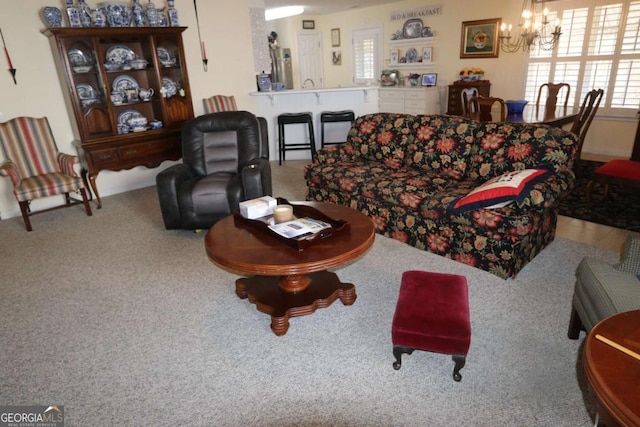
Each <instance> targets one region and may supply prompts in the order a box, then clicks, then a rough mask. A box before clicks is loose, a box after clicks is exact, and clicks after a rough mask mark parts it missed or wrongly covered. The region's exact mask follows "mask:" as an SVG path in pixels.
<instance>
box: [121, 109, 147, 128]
mask: <svg viewBox="0 0 640 427" xmlns="http://www.w3.org/2000/svg"><path fill="white" fill-rule="evenodd" d="M138 116H140V117H143V116H142V113H141V112H140V111H138V110H124V111H123V112H122V113H120V115H119V116H118V124H119V125H128V123H127V122H128V121H129V119H130V118H131V117H138Z"/></svg>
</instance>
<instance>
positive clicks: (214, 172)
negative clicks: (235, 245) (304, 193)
mask: <svg viewBox="0 0 640 427" xmlns="http://www.w3.org/2000/svg"><path fill="white" fill-rule="evenodd" d="M156 183H157V189H158V196H159V199H160V208H161V211H162V218H163V220H164V225H165V227H166V228H167V229H185V230H197V229H204V228H209V227H211V226H212V225H213V224H215V223H216V222H217V221H219V220H220V219H222V218H224V217H226V216H228V215H230V214H231V213H232V212H233V210H235V209H237V208H238V205H239V203H240V202H241V201H244V200H249V199H253V198H256V197H262V196H266V195H271V192H272V190H271V167H270V165H269V139H268V136H267V122H266V120H265V119H264V118H262V117H256V116H254V115H253V114H251V113H249V112H247V111H226V112H221V113H212V114H205V115H202V116H199V117H196V118H193V119H191V120H189V121H187V122H185V123H184V124H183V126H182V164H180V165H174V166H171V167H169V168H167V169H165V170H164V171H162V172H160V173H159V174H158V175H157V177H156Z"/></svg>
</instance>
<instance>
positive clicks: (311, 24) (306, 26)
mask: <svg viewBox="0 0 640 427" xmlns="http://www.w3.org/2000/svg"><path fill="white" fill-rule="evenodd" d="M302 29H303V30H315V29H316V21H314V20H312V19H303V20H302Z"/></svg>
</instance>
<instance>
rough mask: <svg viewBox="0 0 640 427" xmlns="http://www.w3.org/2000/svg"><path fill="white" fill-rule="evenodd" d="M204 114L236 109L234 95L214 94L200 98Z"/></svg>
mask: <svg viewBox="0 0 640 427" xmlns="http://www.w3.org/2000/svg"><path fill="white" fill-rule="evenodd" d="M202 102H203V103H204V112H205V113H206V114H210V113H219V112H220V111H238V106H237V105H236V98H235V97H234V96H224V95H214V96H212V97H211V98H205V99H203V100H202Z"/></svg>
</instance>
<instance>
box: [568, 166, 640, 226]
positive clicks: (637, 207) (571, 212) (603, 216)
mask: <svg viewBox="0 0 640 427" xmlns="http://www.w3.org/2000/svg"><path fill="white" fill-rule="evenodd" d="M602 164H603V163H602V162H596V161H590V160H584V161H582V162H580V166H579V167H580V169H579V170H578V174H577V175H578V176H577V179H576V185H575V188H574V189H573V191H572V192H571V194H570V195H569V196H568V197H567V198H565V199H564V200H563V201H562V202H560V215H564V216H568V217H571V218H577V219H581V220H585V221H589V222H595V223H598V224H604V225H609V226H611V227H615V228H621V229H624V230H633V231H640V191H638V189H637V188H631V187H623V186H619V185H611V186H610V187H609V194H608V195H607V197H606V198H603V196H604V188H603V187H602V186H597V187H595V188H594V190H593V193H592V199H593V200H592V201H591V203H589V204H587V202H586V199H585V190H586V187H587V184H588V183H589V181H590V180H591V179H592V177H593V171H594V170H596V169H597V168H598V167H599V166H601V165H602Z"/></svg>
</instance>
